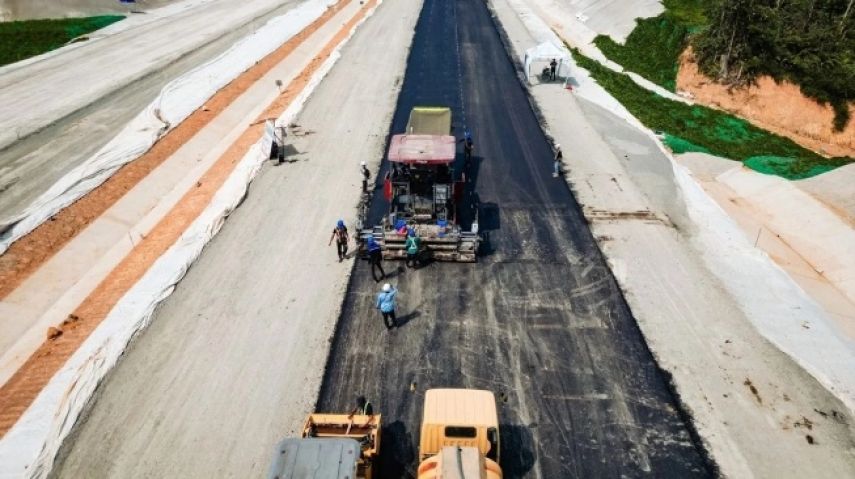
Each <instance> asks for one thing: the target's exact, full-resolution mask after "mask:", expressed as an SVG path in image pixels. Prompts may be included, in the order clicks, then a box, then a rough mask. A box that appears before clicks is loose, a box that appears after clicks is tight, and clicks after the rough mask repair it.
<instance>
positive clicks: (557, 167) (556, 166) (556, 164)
mask: <svg viewBox="0 0 855 479" xmlns="http://www.w3.org/2000/svg"><path fill="white" fill-rule="evenodd" d="M563 159H564V154H563V153H561V145H559V144H558V143H556V144H555V159H554V160H553V165H552V166H553V172H552V176H553V177H555V178H558V175H559V174H561V161H562V160H563Z"/></svg>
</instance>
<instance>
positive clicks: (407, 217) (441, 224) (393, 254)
mask: <svg viewBox="0 0 855 479" xmlns="http://www.w3.org/2000/svg"><path fill="white" fill-rule="evenodd" d="M450 132H451V110H450V109H449V108H444V107H416V108H413V111H412V112H410V119H409V121H408V122H407V133H404V134H399V135H394V136H393V137H392V141H391V144H390V145H389V163H390V165H391V168H390V171H389V172H388V173H387V174H386V177H385V178H384V181H383V193H384V196H385V197H386V200H387V201H388V202H389V212H388V214H387V215H385V216H384V218H383V221H382V222H381V224H379V225H377V226H375V227H374V228H373V229H368V230H363V232H362V233H361V234H360V240H361V241H362V242H365V241H366V240H367V239H368V238H369V237H373V238H374V240H375V241H377V243H379V244H380V245H381V247H382V248H383V258H384V259H404V258H405V257H406V251H405V248H404V243H405V242H406V239H407V232H408V230H409V229H413V230H415V232H416V233H417V234H418V236H419V238H421V244H422V250H423V251H422V252H421V253H420V255H421V256H422V258H425V257H427V258H432V259H436V260H441V261H460V262H474V261H475V259H476V254H477V252H478V244H479V242H480V237H479V236H478V217H477V211H476V212H475V216H474V219H473V222H472V228H471V230H470V231H463V230H462V228H461V227H460V225H459V223H458V216H459V215H458V213H459V212H458V209H459V208H460V204H461V200H462V198H463V192H464V187H465V184H466V181H465V174H462V175H460V176H459V177H457V178H455V174H454V156H455V152H456V141H455V139H454V136H452V135H450V134H449V133H450ZM363 247H364V245H363Z"/></svg>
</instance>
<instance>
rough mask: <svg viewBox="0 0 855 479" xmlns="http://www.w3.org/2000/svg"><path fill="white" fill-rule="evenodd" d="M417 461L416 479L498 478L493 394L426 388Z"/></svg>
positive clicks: (496, 432) (497, 432)
mask: <svg viewBox="0 0 855 479" xmlns="http://www.w3.org/2000/svg"><path fill="white" fill-rule="evenodd" d="M419 460H420V461H421V463H420V464H419V470H418V477H419V479H434V478H443V479H454V478H461V479H462V478H464V477H466V478H470V477H471V478H481V479H500V478H501V477H502V470H501V468H500V467H499V420H498V414H497V413H496V399H495V397H494V396H493V393H492V392H490V391H483V390H477V389H430V390H428V391H427V393H426V394H425V405H424V412H423V416H422V430H421V438H420V440H419Z"/></svg>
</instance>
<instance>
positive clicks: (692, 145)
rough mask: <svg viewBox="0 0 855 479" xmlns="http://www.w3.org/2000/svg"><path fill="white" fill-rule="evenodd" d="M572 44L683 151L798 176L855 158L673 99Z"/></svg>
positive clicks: (606, 83)
mask: <svg viewBox="0 0 855 479" xmlns="http://www.w3.org/2000/svg"><path fill="white" fill-rule="evenodd" d="M568 48H570V50H571V51H572V53H573V58H574V59H575V60H576V63H577V64H578V65H579V66H580V67H582V68H585V69H586V70H588V71H589V72H590V73H591V76H592V77H593V78H594V79H595V80H596V81H597V83H599V84H600V85H601V86H602V87H603V88H605V89H606V90H607V91H608V92H609V93H610V94H611V95H612V96H613V97H615V99H617V100H618V101H619V102H620V103H621V104H622V105H623V106H624V107H626V109H627V110H629V112H630V113H632V114H633V115H634V116H635V117H636V118H638V119H639V120H640V121H641V122H642V123H644V124H645V125H646V126H647V127H648V128H650V129H652V130H654V131H656V132H659V133H661V134H662V135H663V136H664V139H665V142H666V144H667V145H668V146H669V147H670V148H672V149H673V150H674V151H675V152H677V153H684V152H687V151H702V152H706V153H711V154H714V155H718V156H723V157H726V158H731V159H734V160H739V161H742V162H743V164H745V165H746V166H748V167H749V168H752V169H754V170H757V171H759V172H761V173H766V174H773V175H777V176H781V177H784V178H787V179H791V180H796V179H803V178H810V177H811V176H815V175H818V174H820V173H824V172H826V171H830V170H833V169H835V168H837V167H840V166H843V165H845V164H848V163H852V162H853V161H855V159H853V158H825V157H823V156H821V155H819V154H817V153H814V152H812V151H810V150H807V149H805V148H802V147H801V146H799V145H797V144H796V143H794V142H793V141H792V140H790V139H788V138H785V137H782V136H779V135H776V134H774V133H770V132H768V131H765V130H762V129H760V128H757V127H755V126H753V125H752V124H751V123H749V122H747V121H745V120H742V119H740V118H737V117H735V116H733V115H729V114H727V113H724V112H721V111H718V110H714V109H712V108H707V107H704V106H700V105H686V104H684V103H680V102H677V101H673V100H669V99H667V98H664V97H662V96H660V95H658V94H656V93H654V92H651V91H649V90H647V89H645V88H644V87H641V86H639V85H638V84H637V83H635V82H634V81H633V80H632V79H631V78H630V77H629V76H627V75H625V74H623V73H618V72H615V71H613V70H611V69H609V68H607V67H605V66H603V65H602V64H600V63H599V62H597V61H596V60H593V59H591V58H588V57H586V56H584V55H582V54H581V53H580V52H579V50H578V49H575V48H571V47H570V46H569V45H568Z"/></svg>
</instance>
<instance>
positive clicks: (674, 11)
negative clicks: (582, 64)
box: [594, 0, 707, 91]
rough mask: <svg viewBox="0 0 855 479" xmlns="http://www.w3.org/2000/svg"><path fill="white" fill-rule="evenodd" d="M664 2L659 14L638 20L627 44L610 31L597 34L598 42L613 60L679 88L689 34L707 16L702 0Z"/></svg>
mask: <svg viewBox="0 0 855 479" xmlns="http://www.w3.org/2000/svg"><path fill="white" fill-rule="evenodd" d="M664 5H665V12H664V13H662V14H661V15H659V16H658V17H653V18H640V19H638V20H636V26H635V29H633V30H632V32H631V33H630V34H629V36H628V37H627V38H626V42H625V43H624V44H623V45H621V44H620V43H617V42H616V41H614V40H612V38H611V37H609V36H606V35H597V37H596V38H595V39H594V44H595V45H597V48H599V49H600V51H602V52H603V54H604V55H605V56H606V57H607V58H608V59H609V60H612V61H614V62H616V63H619V64H620V65H621V66H623V67H624V68H625V69H627V70H629V71H632V72H635V73H638V74H639V75H641V76H643V77H644V78H646V79H648V80H650V81H652V82H653V83H656V84H657V85H660V86H662V87H664V88H666V89H668V90H670V91H675V89H676V86H677V68H678V65H679V58H680V54H681V53H682V52H683V50H684V49H685V48H686V45H687V43H688V39H689V34H690V33H693V32H695V31H698V30H699V29H701V28H703V27H704V26H705V25H706V23H707V19H706V16H705V15H704V7H703V2H702V1H700V0H665V2H664Z"/></svg>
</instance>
